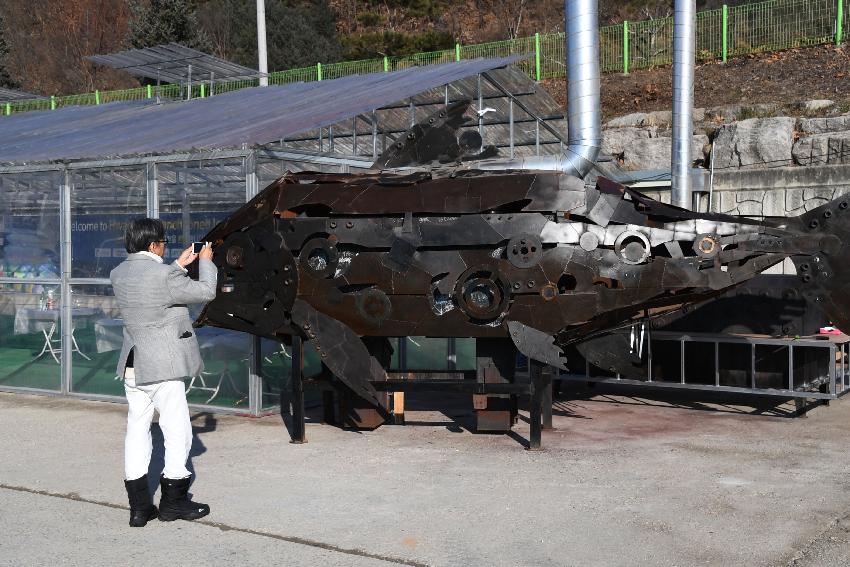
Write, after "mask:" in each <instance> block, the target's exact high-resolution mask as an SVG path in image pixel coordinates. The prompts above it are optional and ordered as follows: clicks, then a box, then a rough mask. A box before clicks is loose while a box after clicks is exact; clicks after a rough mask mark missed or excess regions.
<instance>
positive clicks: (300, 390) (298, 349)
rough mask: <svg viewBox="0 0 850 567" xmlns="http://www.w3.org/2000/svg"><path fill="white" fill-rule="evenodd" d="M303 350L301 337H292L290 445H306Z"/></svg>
mask: <svg viewBox="0 0 850 567" xmlns="http://www.w3.org/2000/svg"><path fill="white" fill-rule="evenodd" d="M303 355H304V349H303V347H302V345H301V337H299V336H297V335H294V336H293V337H292V433H291V439H290V441H289V442H290V443H306V442H307V436H306V427H305V425H304V356H303Z"/></svg>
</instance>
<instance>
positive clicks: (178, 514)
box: [159, 476, 210, 522]
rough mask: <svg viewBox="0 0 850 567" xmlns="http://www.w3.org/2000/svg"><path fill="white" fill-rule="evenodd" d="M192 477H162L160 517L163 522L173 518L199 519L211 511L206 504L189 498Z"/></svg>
mask: <svg viewBox="0 0 850 567" xmlns="http://www.w3.org/2000/svg"><path fill="white" fill-rule="evenodd" d="M190 480H191V478H190V477H186V478H179V479H177V480H174V479H171V478H165V477H164V476H163V477H160V479H159V486H160V488H161V489H162V498H161V499H160V501H159V519H160V520H162V521H163V522H171V521H172V520H197V519H198V518H203V517H204V516H206V515H207V514H209V513H210V507H209V506H207V505H206V504H200V503H198V502H192V501H191V500H189V481H190Z"/></svg>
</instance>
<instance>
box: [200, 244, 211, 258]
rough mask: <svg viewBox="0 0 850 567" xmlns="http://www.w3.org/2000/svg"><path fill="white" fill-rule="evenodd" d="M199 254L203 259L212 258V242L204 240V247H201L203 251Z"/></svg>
mask: <svg viewBox="0 0 850 567" xmlns="http://www.w3.org/2000/svg"><path fill="white" fill-rule="evenodd" d="M198 256H199V257H200V258H201V259H202V260H212V242H204V247H203V248H201V253H200V254H198Z"/></svg>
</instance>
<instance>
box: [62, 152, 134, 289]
mask: <svg viewBox="0 0 850 567" xmlns="http://www.w3.org/2000/svg"><path fill="white" fill-rule="evenodd" d="M146 195H147V192H146V183H145V168H144V167H135V168H129V169H82V170H77V171H74V172H73V173H72V174H71V256H72V259H71V277H74V278H108V277H109V272H110V271H112V268H114V267H115V266H117V265H118V264H120V263H121V262H122V261H124V258H126V257H127V250H126V249H125V248H124V233H125V232H126V230H127V225H128V224H129V222H130V221H131V220H132V219H135V218H140V217H145V216H147V197H146Z"/></svg>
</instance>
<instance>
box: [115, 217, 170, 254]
mask: <svg viewBox="0 0 850 567" xmlns="http://www.w3.org/2000/svg"><path fill="white" fill-rule="evenodd" d="M157 240H165V227H164V226H163V224H162V221H161V220H159V219H134V220H133V221H131V222H130V224H129V226H127V232H126V234H124V248H126V249H127V252H129V253H130V254H135V253H136V252H144V251H146V250H147V249H148V248H150V245H151V243H152V242H156V241H157Z"/></svg>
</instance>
